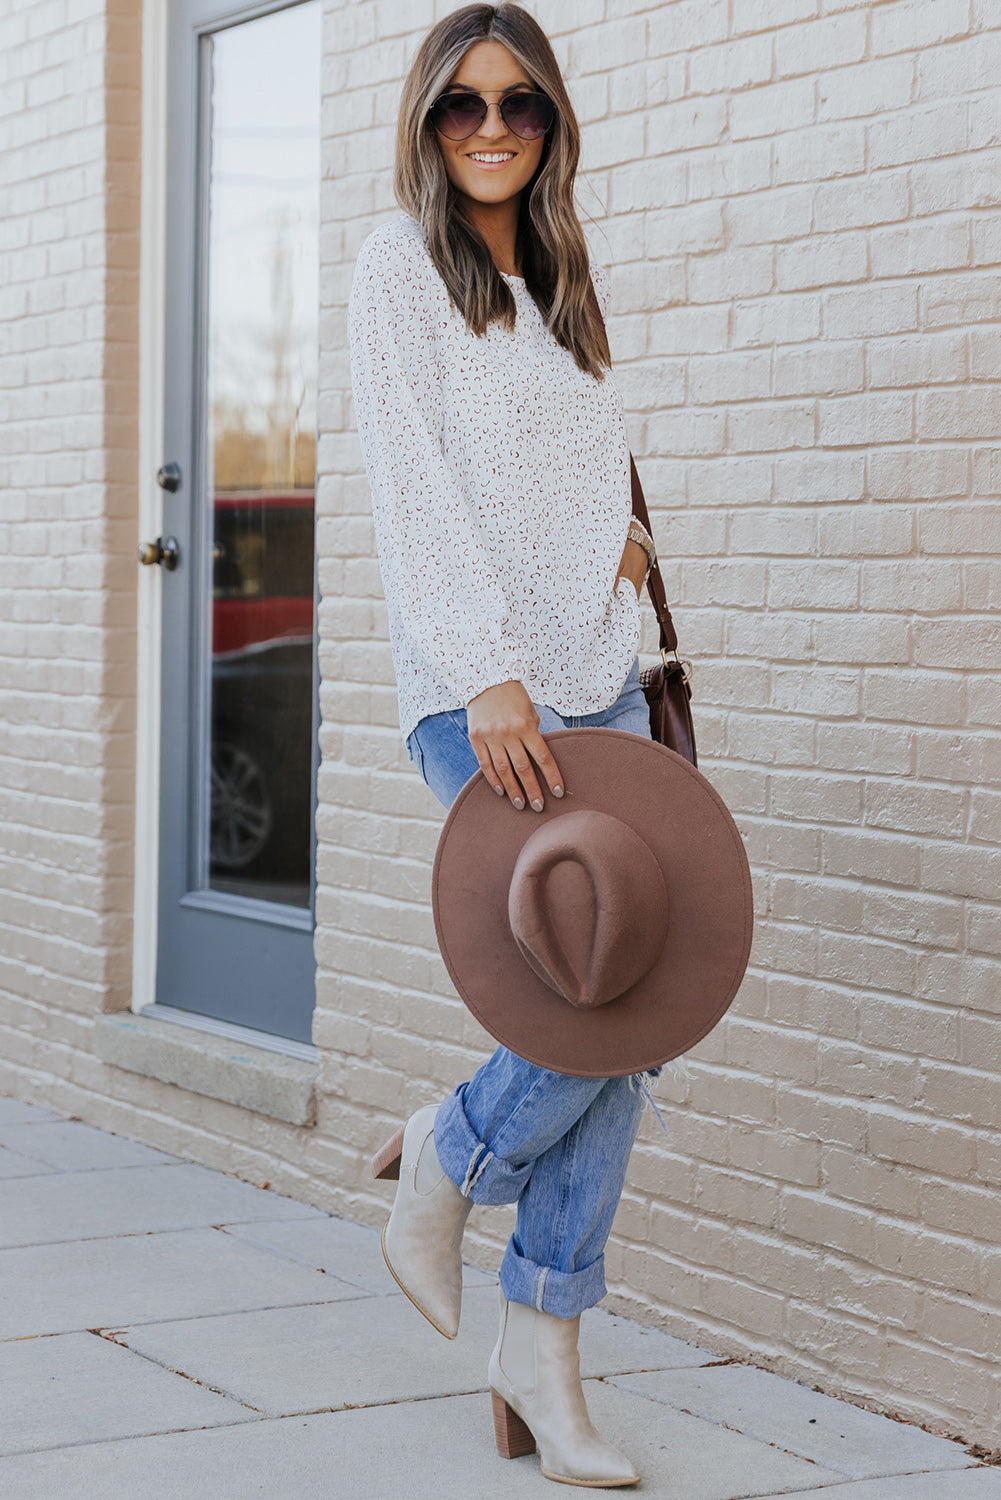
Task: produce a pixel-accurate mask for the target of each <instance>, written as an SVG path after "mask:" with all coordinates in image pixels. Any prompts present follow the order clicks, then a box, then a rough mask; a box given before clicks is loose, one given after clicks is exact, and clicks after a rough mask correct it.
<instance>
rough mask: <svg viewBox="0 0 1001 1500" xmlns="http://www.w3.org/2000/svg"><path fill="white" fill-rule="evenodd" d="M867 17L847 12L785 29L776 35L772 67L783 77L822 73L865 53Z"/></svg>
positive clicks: (859, 57)
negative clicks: (773, 65) (773, 64)
mask: <svg viewBox="0 0 1001 1500" xmlns="http://www.w3.org/2000/svg"><path fill="white" fill-rule="evenodd" d="M865 50H866V18H865V16H864V15H860V14H852V13H849V14H847V15H843V16H829V17H826V18H825V19H823V20H816V21H806V22H804V23H803V24H802V25H800V26H790V27H787V28H784V29H783V30H781V31H780V32H778V34H777V35H776V38H775V69H776V72H777V73H778V74H780V75H784V76H794V75H796V74H801V73H814V72H822V71H824V70H825V69H827V68H829V67H831V66H835V67H837V66H838V65H841V64H844V63H849V62H858V61H860V60H861V59H862V58H863V57H864V56H865Z"/></svg>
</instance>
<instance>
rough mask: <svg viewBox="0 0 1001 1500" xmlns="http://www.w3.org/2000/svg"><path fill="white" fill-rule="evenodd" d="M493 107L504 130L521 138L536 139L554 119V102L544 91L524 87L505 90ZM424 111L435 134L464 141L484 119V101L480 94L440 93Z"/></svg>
mask: <svg viewBox="0 0 1001 1500" xmlns="http://www.w3.org/2000/svg"><path fill="white" fill-rule="evenodd" d="M497 107H498V109H499V110H500V116H501V119H502V120H503V121H504V124H505V125H506V126H507V128H508V130H510V131H511V132H512V134H513V135H516V136H518V137H519V139H521V140H523V141H537V140H538V139H539V136H540V135H545V133H546V131H547V130H549V129H550V128H551V126H552V123H553V121H554V120H555V119H556V105H555V104H554V103H553V101H552V100H551V99H550V98H549V97H548V96H547V95H546V94H530V93H529V92H528V91H527V90H525V89H522V90H521V91H520V92H519V93H516V94H506V95H505V97H504V98H503V99H502V100H501V101H500V103H499V104H498V106H497ZM428 114H429V115H430V116H431V123H432V125H433V126H434V128H435V130H437V132H438V134H439V135H444V136H447V137H448V139H449V140H450V141H464V140H466V139H468V137H469V136H471V135H475V134H476V132H477V131H478V130H479V128H480V126H481V125H482V124H483V121H484V120H485V119H486V117H487V101H486V100H485V99H484V98H483V96H482V94H470V93H459V92H455V93H451V94H441V95H439V97H438V98H437V99H436V100H435V101H434V103H433V104H432V106H431V108H430V109H429V110H428Z"/></svg>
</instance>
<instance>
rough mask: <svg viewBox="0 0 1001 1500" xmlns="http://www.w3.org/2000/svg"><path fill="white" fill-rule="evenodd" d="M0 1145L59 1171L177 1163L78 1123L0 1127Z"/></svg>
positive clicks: (122, 1137)
mask: <svg viewBox="0 0 1001 1500" xmlns="http://www.w3.org/2000/svg"><path fill="white" fill-rule="evenodd" d="M0 1146H9V1147H10V1149H11V1150H12V1151H19V1152H20V1153H21V1154H22V1156H29V1157H34V1159H35V1160H36V1161H39V1162H44V1163H45V1165H46V1166H48V1167H55V1168H57V1169H58V1170H59V1171H62V1172H86V1171H95V1170H99V1169H102V1168H106V1167H151V1166H157V1165H159V1166H163V1165H164V1164H166V1163H168V1162H171V1163H176V1162H178V1161H179V1160H180V1158H179V1157H176V1156H168V1155H167V1153H166V1152H165V1151H155V1150H154V1149H153V1147H152V1146H143V1145H140V1143H139V1142H138V1141H130V1140H129V1139H128V1137H127V1136H124V1135H111V1134H109V1132H108V1131H106V1130H96V1129H95V1128H94V1127H93V1126H92V1125H83V1124H81V1122H80V1121H78V1120H43V1121H38V1122H35V1123H34V1124H30V1125H24V1124H22V1125H0Z"/></svg>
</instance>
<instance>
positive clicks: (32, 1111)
mask: <svg viewBox="0 0 1001 1500" xmlns="http://www.w3.org/2000/svg"><path fill="white" fill-rule="evenodd" d="M58 1119H59V1116H58V1115H54V1114H53V1113H52V1111H51V1110H50V1109H42V1107H41V1106H40V1105H38V1104H22V1103H21V1101H20V1099H10V1098H8V1097H7V1095H6V1094H0V1125H22V1124H28V1123H30V1122H31V1121H32V1120H58Z"/></svg>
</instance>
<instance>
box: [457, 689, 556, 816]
mask: <svg viewBox="0 0 1001 1500" xmlns="http://www.w3.org/2000/svg"><path fill="white" fill-rule="evenodd" d="M466 715H467V730H468V733H469V742H470V744H471V745H472V747H473V751H474V753H475V755H476V762H477V765H478V766H479V768H480V770H481V771H482V772H483V774H484V776H485V777H486V779H487V780H488V781H489V783H490V785H491V786H492V787H493V789H494V791H495V792H496V793H497V794H498V796H506V797H508V798H509V800H510V802H511V805H512V806H513V807H516V808H517V809H518V810H519V811H521V810H522V809H523V808H524V807H526V806H528V807H531V808H533V809H534V811H535V812H542V809H543V807H544V805H545V804H544V797H543V792H542V786H541V785H540V783H539V778H538V776H537V775H536V773H535V767H536V765H537V766H538V768H539V770H540V771H541V773H542V777H543V782H544V784H546V785H548V787H549V789H550V790H551V791H552V793H553V795H554V796H556V797H562V795H563V784H562V779H561V777H560V772H559V768H558V767H557V765H556V761H555V760H554V759H553V756H552V754H551V753H550V750H549V746H548V745H547V744H546V742H545V740H544V739H543V737H542V735H541V734H540V733H539V722H540V721H539V714H538V711H537V709H536V708H535V705H534V704H533V703H532V701H531V699H530V698H529V696H528V693H527V691H526V689H525V686H524V684H523V683H520V682H515V681H511V682H504V683H497V684H496V685H495V686H494V687H490V688H486V689H484V691H483V692H482V693H479V694H477V696H476V697H475V698H473V699H471V700H470V702H469V703H468V704H467V708H466Z"/></svg>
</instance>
